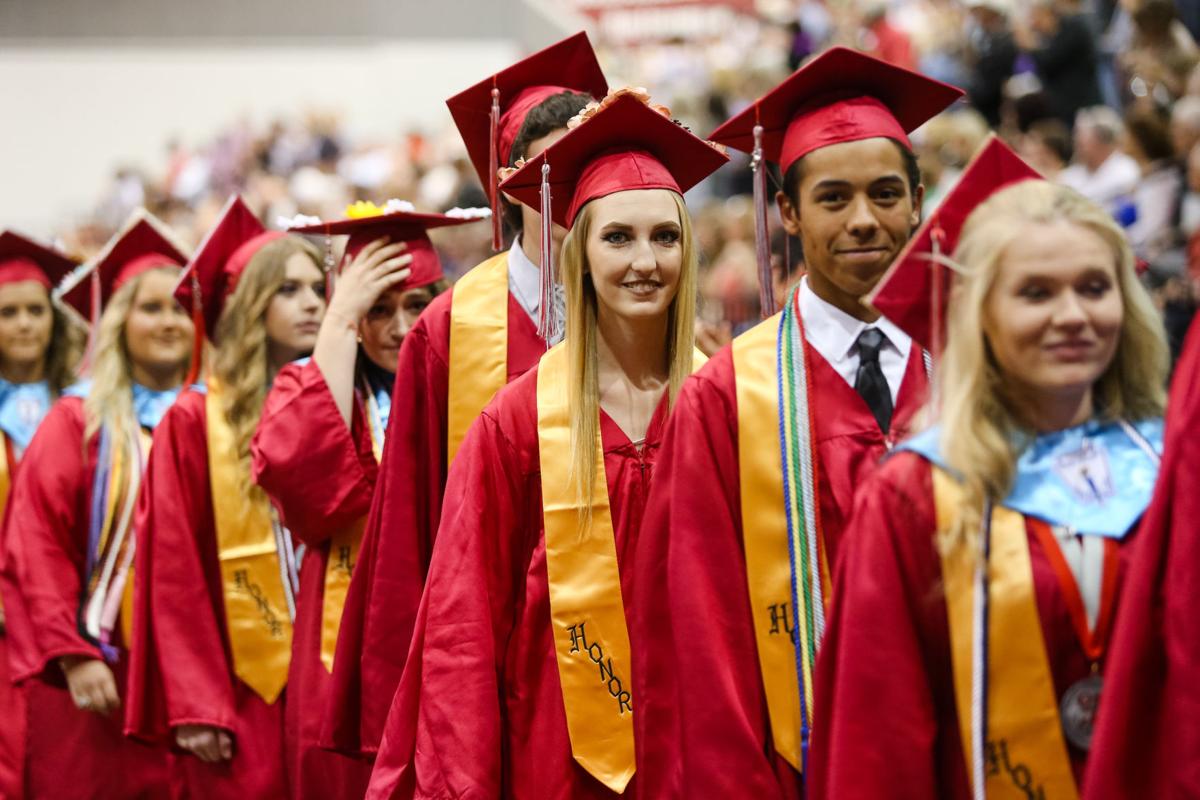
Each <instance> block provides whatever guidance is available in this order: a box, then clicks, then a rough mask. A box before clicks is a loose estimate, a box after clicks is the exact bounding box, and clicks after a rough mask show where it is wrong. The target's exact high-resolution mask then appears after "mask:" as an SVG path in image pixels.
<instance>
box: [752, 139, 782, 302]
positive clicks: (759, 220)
mask: <svg viewBox="0 0 1200 800" xmlns="http://www.w3.org/2000/svg"><path fill="white" fill-rule="evenodd" d="M762 135H763V128H762V125H755V126H754V150H753V152H752V153H751V156H750V169H751V170H753V171H754V255H755V260H756V261H757V262H758V305H759V308H760V310H761V311H762V316H763V319H766V318H767V317H769V316H771V315H772V314H774V313H775V292H774V287H773V286H772V285H771V232H770V229H769V228H768V226H767V162H766V160H765V159H764V158H763V149H762ZM786 268H787V267H786V265H785V267H784V269H786Z"/></svg>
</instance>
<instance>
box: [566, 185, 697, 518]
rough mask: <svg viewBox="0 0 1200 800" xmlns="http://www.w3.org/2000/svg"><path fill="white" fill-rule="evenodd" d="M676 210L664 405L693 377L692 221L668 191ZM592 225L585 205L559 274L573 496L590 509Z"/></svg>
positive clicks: (594, 370)
mask: <svg viewBox="0 0 1200 800" xmlns="http://www.w3.org/2000/svg"><path fill="white" fill-rule="evenodd" d="M671 198H672V199H673V200H674V201H675V207H676V209H677V210H678V212H679V246H680V248H681V249H682V256H683V259H682V266H681V269H680V272H679V285H678V286H677V287H676V291H675V297H674V299H672V300H671V305H670V307H669V308H668V311H667V313H668V323H667V328H668V332H667V359H668V363H669V364H670V368H669V375H670V378H669V388H668V403H669V404H670V405H672V406H673V405H674V404H675V398H676V396H677V395H678V394H679V389H680V387H681V386H682V385H683V381H684V380H685V379H686V378H687V377H688V375H690V374H691V373H692V353H693V348H694V340H695V335H696V332H695V317H696V292H697V288H696V283H697V274H696V273H697V269H698V262H697V253H696V244H695V237H694V236H693V233H692V221H691V218H690V217H689V216H688V211H687V206H686V205H685V204H684V202H683V198H682V197H680V196H679V195H678V194H676V193H675V192H671ZM591 227H592V214H591V206H590V204H588V205H585V206H584V207H583V208H582V209H581V210H580V212H579V215H578V216H577V217H576V218H575V224H574V225H573V226H572V227H571V230H570V231H569V232H568V233H567V236H566V238H565V239H564V240H563V245H562V257H561V259H560V262H559V263H560V267H559V269H560V273H561V276H562V281H563V284H564V285H565V287H566V295H567V298H566V299H567V320H566V323H567V324H566V329H567V335H566V347H567V364H568V368H567V369H568V379H567V380H568V384H567V386H568V394H567V402H568V407H569V408H570V409H571V465H570V469H571V474H572V475H574V477H575V484H576V491H577V493H578V497H580V498H586V499H587V501H588V502H587V504H588V505H589V506H590V504H591V498H592V484H593V483H594V482H595V478H596V462H595V454H596V440H597V438H598V437H599V435H600V428H599V425H600V381H599V369H598V364H597V359H598V356H597V353H596V313H597V305H596V303H597V300H596V290H595V287H594V286H593V285H592V281H591V278H590V276H589V275H588V263H587V241H588V234H589V232H590V230H591Z"/></svg>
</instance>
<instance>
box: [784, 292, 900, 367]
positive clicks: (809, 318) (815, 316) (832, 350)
mask: <svg viewBox="0 0 1200 800" xmlns="http://www.w3.org/2000/svg"><path fill="white" fill-rule="evenodd" d="M800 314H801V315H802V316H803V318H804V337H805V338H806V339H808V341H809V342H810V343H811V344H812V345H813V347H815V348H816V349H817V351H818V352H820V353H822V354H823V355H824V354H829V356H827V357H829V358H830V360H831V361H834V362H842V361H845V360H846V359H847V358H849V357H850V354H851V353H852V352H853V350H854V346H855V344H856V343H857V342H858V336H859V334H860V333H862V332H863V331H864V330H865V329H867V328H878V329H879V330H880V331H881V332H882V333H883V335H884V336H886V337H887V340H888V344H889V345H890V346H891V347H893V348H894V349H895V350H896V351H898V352H899V353H900V356H901V357H902V358H904V359H907V358H908V354H909V351H910V350H911V349H912V338H911V337H910V336H909V335H908V334H907V333H905V332H904V331H902V330H900V329H899V328H898V327H896V325H895V324H894V323H893V322H892V321H891V320H889V319H888V318H887V317H880V318H879V319H877V320H875V321H874V322H863V321H862V320H861V319H858V318H856V317H852V316H850V315H849V314H847V313H846V312H845V311H843V310H842V309H840V308H838V307H837V306H835V305H832V304H831V303H828V302H826V301H825V300H822V299H821V298H820V297H817V294H816V292H814V291H813V290H812V289H811V288H810V287H809V285H808V277H807V276H805V277H804V278H803V279H801V283H800Z"/></svg>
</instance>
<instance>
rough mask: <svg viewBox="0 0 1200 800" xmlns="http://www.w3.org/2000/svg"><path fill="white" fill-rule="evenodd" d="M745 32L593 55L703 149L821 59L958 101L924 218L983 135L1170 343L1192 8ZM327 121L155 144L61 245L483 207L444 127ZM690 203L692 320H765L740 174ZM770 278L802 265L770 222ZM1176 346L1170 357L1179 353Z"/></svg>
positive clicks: (1186, 234)
mask: <svg viewBox="0 0 1200 800" xmlns="http://www.w3.org/2000/svg"><path fill="white" fill-rule="evenodd" d="M785 7H786V11H783V12H781V11H780V9H779V7H776V8H774V9H772V15H770V16H767V17H753V18H752V17H748V16H747V17H742V18H740V20H739V22H738V23H737V24H735V25H732V26H730V28H729V30H727V31H724V32H723V33H722V35H721V37H720V38H719V39H713V40H696V39H694V38H692V39H684V38H666V39H660V40H656V41H639V42H637V43H633V44H617V43H605V42H600V43H599V45H600V48H599V49H600V51H601V60H602V63H603V64H604V65H605V68H606V70H607V71H608V72H609V74H610V75H611V76H612V80H611V82H612V83H613V85H621V84H622V83H628V84H633V85H643V86H646V87H648V88H649V89H650V91H651V93H652V94H653V95H654V96H655V99H656V100H658V101H661V102H665V103H666V104H667V105H669V106H670V108H671V109H672V112H673V114H674V115H675V116H676V117H677V118H678V119H680V120H681V121H683V122H684V123H685V124H687V125H689V126H690V127H692V129H693V130H696V131H698V132H702V133H706V132H708V131H709V130H712V129H713V128H714V127H715V126H716V125H717V124H719V123H720V122H721V121H723V120H724V119H726V118H727V117H728V116H730V115H732V114H734V113H736V112H738V111H740V110H741V109H743V108H745V106H746V105H747V104H748V103H750V102H752V101H753V100H754V99H755V98H756V97H758V96H760V95H761V94H762V93H763V92H764V91H765V90H766V89H768V88H770V87H771V86H773V85H775V84H776V83H777V82H778V81H779V80H780V79H782V78H783V77H784V76H785V75H786V74H787V73H789V72H790V71H792V70H793V69H795V68H796V67H797V66H798V65H799V64H800V63H801V62H802V61H803V60H804V59H806V58H807V57H808V56H810V55H812V54H814V53H816V52H819V51H820V50H822V49H824V48H825V47H828V46H830V45H835V44H841V45H848V46H853V47H856V48H858V49H861V50H864V51H866V52H869V53H871V54H873V55H876V56H878V57H880V58H883V59H885V60H888V61H891V62H893V63H896V64H899V65H902V66H905V67H910V68H916V69H919V70H921V71H923V72H925V73H926V74H929V75H931V76H933V77H936V78H938V79H941V80H944V81H946V82H949V83H953V84H955V85H958V86H961V87H963V88H964V89H966V90H967V102H964V103H962V104H960V105H959V106H958V107H956V108H954V109H952V110H951V111H949V112H947V113H945V114H943V115H942V116H940V117H938V118H936V119H935V120H933V121H932V122H930V123H929V124H927V125H926V126H925V127H924V128H923V129H922V130H920V131H919V132H918V134H917V136H916V137H915V138H914V144H915V145H916V147H917V151H918V154H919V156H920V161H921V168H922V173H923V175H924V183H925V186H926V195H925V198H926V199H925V211H926V213H927V212H928V211H929V210H930V209H931V208H933V207H935V206H936V204H937V203H938V202H939V201H940V199H941V198H942V197H944V196H945V194H946V192H947V191H949V189H950V188H951V187H952V186H953V185H954V182H955V180H956V179H957V177H958V175H959V174H960V173H961V171H962V169H963V168H964V166H965V165H966V163H967V162H968V161H969V159H970V157H971V155H972V154H973V153H974V152H975V150H976V149H977V148H978V147H979V145H980V144H981V143H982V142H983V140H984V139H985V138H986V136H987V135H988V134H989V132H992V131H994V132H996V133H998V134H999V135H1000V136H1001V137H1002V138H1004V139H1005V140H1006V141H1008V142H1009V143H1010V144H1012V145H1014V147H1015V148H1016V149H1017V150H1018V152H1020V153H1021V154H1022V155H1023V156H1024V157H1025V158H1026V159H1027V160H1028V161H1029V162H1030V163H1031V164H1033V165H1034V166H1035V167H1036V168H1037V169H1039V170H1040V171H1041V172H1042V173H1043V174H1044V175H1046V177H1048V178H1051V179H1054V180H1058V181H1060V182H1062V183H1065V184H1068V185H1070V186H1072V187H1074V188H1075V189H1077V190H1078V191H1080V192H1082V193H1083V194H1084V195H1086V196H1088V197H1090V198H1091V199H1093V200H1095V201H1097V202H1099V203H1101V204H1103V205H1104V206H1105V207H1107V208H1109V209H1110V210H1111V211H1112V213H1113V215H1114V217H1116V219H1118V220H1119V221H1120V223H1121V224H1122V225H1123V226H1124V227H1125V229H1126V231H1127V232H1128V234H1129V238H1130V240H1131V242H1132V243H1133V246H1134V248H1135V251H1136V252H1137V254H1138V256H1139V257H1140V258H1141V259H1143V260H1144V262H1145V264H1146V267H1147V270H1146V280H1147V281H1148V282H1149V283H1150V285H1151V286H1152V287H1153V288H1154V290H1155V293H1156V297H1157V298H1158V299H1159V302H1160V304H1161V305H1162V307H1163V310H1164V313H1165V314H1166V317H1167V322H1168V327H1169V329H1170V330H1171V332H1172V334H1173V337H1174V335H1175V333H1176V332H1178V331H1182V330H1183V329H1184V326H1186V322H1187V321H1188V320H1190V318H1191V314H1192V310H1193V308H1194V305H1195V303H1194V300H1193V298H1194V296H1195V295H1196V294H1197V292H1196V286H1197V284H1198V283H1200V69H1198V68H1197V65H1198V64H1200V48H1198V47H1197V44H1196V41H1197V38H1200V0H1021V2H1014V0H891V2H889V1H888V0H849V2H846V0H836V2H835V0H801V1H800V2H793V3H787V4H785ZM344 122H345V121H344V120H341V119H339V118H338V117H337V116H336V115H333V114H328V113H319V112H312V111H310V112H305V113H303V114H298V115H297V116H296V117H294V118H291V119H283V120H278V121H275V122H273V123H272V124H270V125H269V126H268V127H266V128H265V129H259V128H256V127H255V126H254V125H251V124H250V123H248V122H244V121H241V122H233V123H231V124H230V125H229V126H228V127H227V128H226V129H225V130H224V131H223V132H222V133H221V134H220V135H218V136H216V137H215V138H214V139H212V140H211V141H209V142H208V143H206V144H204V145H203V146H199V147H189V146H186V145H184V144H182V143H181V142H179V141H174V142H168V143H165V146H164V151H163V153H162V155H161V159H160V160H159V164H158V166H157V168H156V169H153V170H150V171H145V170H137V169H129V168H120V169H117V170H116V171H115V173H114V176H113V179H112V182H111V185H110V186H109V188H108V190H107V191H106V193H105V195H104V196H103V197H102V198H100V199H99V201H98V203H97V205H96V208H95V213H94V214H93V215H92V218H91V219H89V220H87V221H86V222H85V223H84V224H81V225H76V226H74V227H73V228H72V229H70V230H63V231H60V232H59V234H60V239H61V240H62V243H63V244H64V245H65V246H67V247H69V248H70V249H72V250H74V251H76V252H78V253H80V254H81V255H86V254H88V253H89V252H91V251H93V250H94V249H96V248H97V247H99V245H100V244H101V243H102V242H103V241H104V240H105V239H106V237H107V236H108V235H109V234H110V233H111V232H112V230H113V228H114V227H115V226H116V225H117V224H118V222H119V221H120V220H121V219H123V218H124V216H125V214H126V213H127V212H128V211H129V210H131V209H132V208H133V207H135V206H138V205H145V206H146V207H148V208H149V209H150V210H151V211H153V212H154V213H155V214H158V215H159V216H160V217H162V218H163V219H164V220H166V221H168V222H169V223H170V224H171V225H172V226H173V227H175V228H176V229H177V230H178V231H179V233H180V234H181V236H183V237H184V238H185V239H190V240H191V241H192V242H193V243H194V242H195V241H196V240H197V239H198V238H199V237H200V236H201V235H202V233H203V231H205V230H206V229H207V228H208V227H209V226H210V225H211V223H212V222H213V221H214V219H215V216H216V214H217V212H218V211H219V209H220V207H221V205H222V203H223V202H224V200H225V198H226V197H227V196H228V195H229V193H231V192H233V191H239V192H241V193H242V194H243V195H244V197H245V198H246V200H247V202H248V203H249V204H250V205H251V207H252V208H254V209H255V210H256V211H258V212H259V213H260V214H261V215H262V217H263V219H264V220H265V221H266V222H267V223H268V224H271V225H274V224H275V223H276V220H277V219H278V218H280V217H291V216H293V215H295V214H307V215H314V216H320V217H322V218H331V217H337V216H340V215H341V211H342V209H344V208H345V206H346V205H347V204H349V203H351V202H353V201H355V200H360V199H362V200H373V201H376V202H383V201H385V200H387V199H389V198H401V199H406V200H410V201H412V202H414V203H415V204H416V205H417V207H418V208H422V209H427V210H435V211H440V210H445V209H447V208H451V207H453V206H462V207H469V206H482V205H485V202H486V201H485V197H484V194H483V192H482V191H481V189H480V187H479V185H478V183H477V179H476V177H475V174H474V172H473V170H472V169H471V166H470V163H469V162H468V161H467V159H466V156H465V151H464V150H463V148H462V145H461V143H460V142H459V140H458V137H457V134H456V132H455V131H454V130H453V127H452V126H451V125H450V122H449V117H448V115H447V118H446V126H445V127H444V128H443V129H441V130H423V131H422V130H411V131H405V132H397V135H396V136H395V137H394V139H392V140H389V141H354V140H351V139H350V138H349V137H347V136H346V135H345V134H344V132H343V123H344ZM733 155H734V156H735V157H734V161H733V162H732V163H731V164H730V165H729V166H727V167H726V168H724V169H723V170H722V171H721V172H719V173H718V174H717V175H716V176H714V178H713V179H711V180H709V181H707V182H706V183H705V184H704V185H702V186H701V187H699V188H698V189H697V190H694V194H693V196H690V197H689V206H690V207H691V208H692V209H693V213H694V214H695V216H696V223H697V225H696V229H697V231H698V233H699V235H700V237H701V244H702V247H703V259H704V276H703V278H702V281H701V290H702V302H701V306H700V317H701V319H702V320H703V321H704V322H705V323H706V324H707V325H708V326H710V327H711V328H712V330H713V331H715V332H716V335H720V336H727V335H729V334H730V333H736V332H738V331H740V330H742V329H744V328H745V327H747V326H748V325H750V324H752V323H753V322H754V321H755V320H757V318H758V290H757V279H756V268H755V257H754V253H755V251H754V219H753V206H752V203H751V202H750V191H751V182H750V173H749V170H748V169H747V163H746V160H745V158H744V157H741V156H739V155H737V154H733ZM485 227H486V226H465V227H463V228H456V229H452V230H451V231H448V232H439V233H440V235H438V236H436V237H435V243H436V244H437V245H438V247H439V248H440V249H441V250H442V252H443V256H444V260H445V262H446V266H447V269H448V272H449V273H450V274H452V275H457V274H461V272H463V271H465V270H466V269H468V268H470V267H471V266H473V265H474V264H475V263H477V262H479V261H480V260H482V259H483V258H484V257H486V255H487V254H488V252H489V241H488V232H487V231H486V230H483V228H485ZM773 231H774V233H775V238H776V240H777V245H778V246H777V247H776V252H777V258H778V267H779V274H780V275H781V279H786V277H787V276H788V275H789V274H792V273H794V271H795V270H797V269H799V268H800V265H799V264H798V261H799V259H800V248H799V245H798V244H797V243H795V242H791V243H788V242H786V241H784V238H783V237H782V232H781V231H780V230H779V226H778V224H773ZM1173 343H1174V342H1173Z"/></svg>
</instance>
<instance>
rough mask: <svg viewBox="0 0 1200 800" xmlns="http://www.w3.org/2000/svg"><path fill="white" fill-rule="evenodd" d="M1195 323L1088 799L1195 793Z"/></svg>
mask: <svg viewBox="0 0 1200 800" xmlns="http://www.w3.org/2000/svg"><path fill="white" fill-rule="evenodd" d="M1197 430H1200V325H1192V331H1191V333H1190V334H1189V336H1188V342H1187V344H1186V346H1185V348H1184V355H1183V358H1182V359H1181V360H1180V362H1179V364H1178V365H1177V366H1176V368H1175V378H1174V382H1173V384H1172V387H1171V402H1170V404H1169V406H1168V408H1167V434H1166V448H1165V451H1164V454H1163V463H1162V467H1161V469H1160V470H1159V473H1158V474H1159V480H1158V485H1157V486H1156V487H1155V492H1154V498H1153V499H1152V500H1151V502H1150V507H1149V508H1148V509H1147V510H1146V516H1145V517H1144V518H1143V521H1142V528H1141V532H1140V533H1139V534H1138V543H1137V545H1136V547H1135V548H1134V554H1133V559H1132V563H1131V564H1130V569H1129V576H1128V578H1127V579H1126V586H1125V592H1124V595H1123V597H1122V598H1121V610H1120V613H1118V614H1117V619H1116V625H1115V628H1114V630H1113V641H1112V645H1111V648H1110V649H1111V650H1112V658H1111V660H1110V662H1109V667H1108V670H1107V674H1106V676H1105V685H1104V694H1103V697H1102V702H1101V705H1100V711H1099V715H1098V719H1097V723H1096V725H1097V727H1096V734H1095V736H1096V738H1095V739H1094V740H1093V741H1092V748H1093V751H1094V752H1093V757H1092V758H1091V759H1089V762H1090V763H1089V766H1088V791H1087V799H1088V800H1117V798H1128V797H1162V798H1176V797H1180V798H1182V797H1190V798H1195V797H1200V724H1198V723H1197V720H1200V624H1197V622H1196V610H1197V608H1198V607H1200V537H1198V536H1197V530H1196V520H1197V519H1200V435H1198V434H1197Z"/></svg>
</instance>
